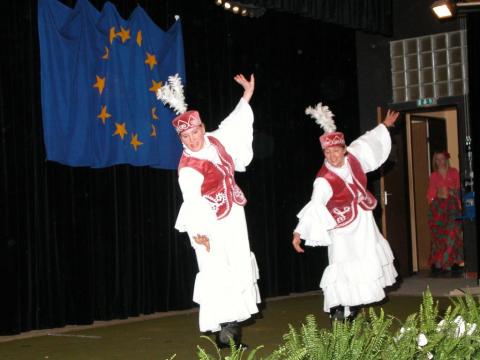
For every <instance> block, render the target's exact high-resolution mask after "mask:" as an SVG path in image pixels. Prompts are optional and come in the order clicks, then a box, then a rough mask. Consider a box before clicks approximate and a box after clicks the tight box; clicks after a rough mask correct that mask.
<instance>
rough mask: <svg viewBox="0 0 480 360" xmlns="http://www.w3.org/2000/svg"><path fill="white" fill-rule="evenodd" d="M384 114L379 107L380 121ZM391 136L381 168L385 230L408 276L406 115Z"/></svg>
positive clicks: (399, 266) (400, 270)
mask: <svg viewBox="0 0 480 360" xmlns="http://www.w3.org/2000/svg"><path fill="white" fill-rule="evenodd" d="M385 114H386V109H384V108H377V119H378V122H381V121H382V120H383V118H384V117H385ZM390 136H391V138H392V151H391V152H390V156H389V157H388V159H387V161H386V162H385V164H383V166H382V167H381V169H380V171H381V178H380V195H381V196H380V198H381V201H380V204H381V210H382V232H383V236H384V237H385V238H386V239H387V241H388V242H389V244H390V246H391V248H392V251H393V254H394V256H395V267H396V269H397V271H398V273H399V274H400V276H402V277H406V276H409V275H410V273H411V257H410V252H411V241H410V209H409V197H408V173H407V147H406V126H405V116H404V114H402V113H401V114H400V119H399V120H397V122H396V125H395V127H393V128H391V129H390Z"/></svg>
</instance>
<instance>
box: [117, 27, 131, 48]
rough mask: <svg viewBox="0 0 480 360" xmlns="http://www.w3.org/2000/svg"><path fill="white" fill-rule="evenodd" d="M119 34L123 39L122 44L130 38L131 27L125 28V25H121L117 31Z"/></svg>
mask: <svg viewBox="0 0 480 360" xmlns="http://www.w3.org/2000/svg"><path fill="white" fill-rule="evenodd" d="M117 35H118V36H120V38H121V39H122V44H123V43H124V42H125V41H127V40H128V39H130V29H124V28H123V26H120V32H119V33H117Z"/></svg>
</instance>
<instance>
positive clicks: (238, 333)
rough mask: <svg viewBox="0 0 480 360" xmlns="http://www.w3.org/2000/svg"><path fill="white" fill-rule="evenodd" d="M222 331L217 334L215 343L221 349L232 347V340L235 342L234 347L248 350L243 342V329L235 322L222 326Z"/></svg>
mask: <svg viewBox="0 0 480 360" xmlns="http://www.w3.org/2000/svg"><path fill="white" fill-rule="evenodd" d="M220 326H221V328H222V329H221V330H220V331H219V332H217V334H216V338H215V342H216V343H217V346H218V347H219V348H220V349H223V348H227V347H228V348H229V347H230V339H231V340H233V343H234V345H235V346H236V347H237V348H238V347H240V346H242V348H247V345H246V344H243V343H242V342H241V338H242V328H241V327H240V325H239V324H238V323H237V322H236V321H234V322H229V323H224V324H220Z"/></svg>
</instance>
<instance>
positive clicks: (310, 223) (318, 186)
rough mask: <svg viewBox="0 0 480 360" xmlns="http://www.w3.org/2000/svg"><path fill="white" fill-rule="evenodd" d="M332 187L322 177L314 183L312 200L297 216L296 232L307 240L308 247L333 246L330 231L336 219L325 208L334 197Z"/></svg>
mask: <svg viewBox="0 0 480 360" xmlns="http://www.w3.org/2000/svg"><path fill="white" fill-rule="evenodd" d="M332 194H333V192H332V187H331V186H330V184H329V183H328V181H327V180H325V179H324V178H322V177H319V178H317V179H316V180H315V182H314V183H313V193H312V198H311V199H310V201H309V202H308V204H307V205H305V206H304V207H303V209H302V210H301V211H300V212H299V213H298V214H297V217H298V219H299V221H298V225H297V227H296V228H295V230H294V231H295V232H297V233H299V234H300V237H301V238H302V239H304V240H305V245H306V246H328V245H330V244H331V239H330V235H329V234H328V231H329V230H331V229H333V228H334V227H335V225H336V222H335V219H334V218H333V217H332V215H330V212H329V211H328V209H327V207H326V206H325V205H326V204H327V202H328V200H329V199H330V198H331V197H332Z"/></svg>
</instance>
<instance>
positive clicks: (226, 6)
mask: <svg viewBox="0 0 480 360" xmlns="http://www.w3.org/2000/svg"><path fill="white" fill-rule="evenodd" d="M223 7H224V8H225V9H227V10H230V8H231V7H232V5H231V4H230V3H229V2H228V1H225V3H224V4H223Z"/></svg>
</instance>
